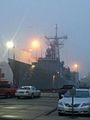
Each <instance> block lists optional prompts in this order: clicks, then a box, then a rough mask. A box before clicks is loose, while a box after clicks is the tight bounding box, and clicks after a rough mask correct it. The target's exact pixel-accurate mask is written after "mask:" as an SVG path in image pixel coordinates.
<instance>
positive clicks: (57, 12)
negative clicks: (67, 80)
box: [0, 0, 90, 76]
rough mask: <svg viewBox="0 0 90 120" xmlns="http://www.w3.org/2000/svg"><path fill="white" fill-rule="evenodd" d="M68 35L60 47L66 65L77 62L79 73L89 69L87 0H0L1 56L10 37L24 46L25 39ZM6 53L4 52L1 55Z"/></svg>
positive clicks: (88, 9) (89, 14)
mask: <svg viewBox="0 0 90 120" xmlns="http://www.w3.org/2000/svg"><path fill="white" fill-rule="evenodd" d="M55 24H58V35H59V36H63V35H64V34H65V35H67V36H68V39H67V40H65V41H64V47H63V48H62V49H61V60H64V61H65V65H66V66H70V65H71V64H74V63H77V64H78V65H79V68H78V70H79V71H80V74H81V76H83V75H86V74H87V73H88V72H90V67H89V66H90V0H0V47H1V48H0V49H1V50H0V56H1V57H0V58H2V57H3V56H4V57H5V56H6V53H5V52H2V51H4V50H5V49H4V50H3V48H2V47H3V46H4V47H5V43H6V41H8V40H11V39H13V41H14V43H15V45H16V46H17V47H18V48H24V47H25V45H26V43H27V41H28V39H29V38H30V39H31V38H33V37H35V36H36V37H38V36H39V37H41V38H42V39H43V41H45V38H44V36H52V37H53V36H54V35H55ZM4 54H5V55H4Z"/></svg>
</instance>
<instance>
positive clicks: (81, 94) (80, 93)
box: [64, 91, 90, 98]
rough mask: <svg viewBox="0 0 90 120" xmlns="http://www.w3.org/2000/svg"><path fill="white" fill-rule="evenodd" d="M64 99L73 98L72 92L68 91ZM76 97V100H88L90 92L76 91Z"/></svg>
mask: <svg viewBox="0 0 90 120" xmlns="http://www.w3.org/2000/svg"><path fill="white" fill-rule="evenodd" d="M64 97H71V95H70V91H68V92H67V93H66V94H65V95H64ZM75 97H76V98H87V97H90V96H89V92H88V91H76V94H75Z"/></svg>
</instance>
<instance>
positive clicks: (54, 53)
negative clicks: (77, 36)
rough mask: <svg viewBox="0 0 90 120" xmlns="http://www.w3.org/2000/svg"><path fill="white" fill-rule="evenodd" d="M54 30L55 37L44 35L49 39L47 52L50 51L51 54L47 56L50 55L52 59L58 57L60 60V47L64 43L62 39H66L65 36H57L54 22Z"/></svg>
mask: <svg viewBox="0 0 90 120" xmlns="http://www.w3.org/2000/svg"><path fill="white" fill-rule="evenodd" d="M55 32H56V33H55V37H45V38H46V39H47V40H49V43H50V45H49V46H50V48H49V53H51V56H49V57H51V58H52V59H55V60H56V59H58V60H59V61H60V48H61V46H62V45H64V43H63V42H64V39H67V36H62V37H58V35H57V32H58V27H57V24H56V28H55ZM47 54H48V53H47ZM47 56H48V55H47Z"/></svg>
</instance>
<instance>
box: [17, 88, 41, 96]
mask: <svg viewBox="0 0 90 120" xmlns="http://www.w3.org/2000/svg"><path fill="white" fill-rule="evenodd" d="M15 95H16V97H17V98H22V97H31V98H34V97H40V95H41V91H40V90H37V89H36V87H34V86H22V87H20V88H19V89H17V91H16V93H15Z"/></svg>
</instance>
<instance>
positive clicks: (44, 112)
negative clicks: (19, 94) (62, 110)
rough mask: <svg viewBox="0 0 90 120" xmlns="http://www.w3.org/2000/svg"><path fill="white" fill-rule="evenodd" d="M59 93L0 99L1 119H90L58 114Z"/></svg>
mask: <svg viewBox="0 0 90 120" xmlns="http://www.w3.org/2000/svg"><path fill="white" fill-rule="evenodd" d="M57 101H58V95H57V94H56V93H49V94H46V93H43V94H42V96H41V97H40V98H34V99H17V98H8V99H5V98H1V99H0V120H2V119H4V120H5V119H6V120H10V119H11V120H51V119H52V120H70V119H76V120H85V119H86V120H89V119H90V117H89V116H87V117H85V116H74V117H73V118H72V116H71V115H68V116H66V115H61V116H58V114H57Z"/></svg>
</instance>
